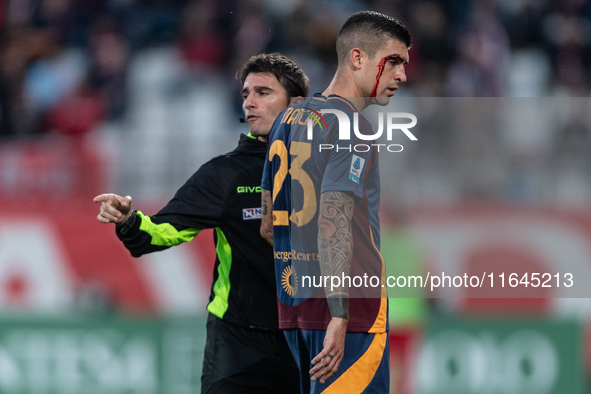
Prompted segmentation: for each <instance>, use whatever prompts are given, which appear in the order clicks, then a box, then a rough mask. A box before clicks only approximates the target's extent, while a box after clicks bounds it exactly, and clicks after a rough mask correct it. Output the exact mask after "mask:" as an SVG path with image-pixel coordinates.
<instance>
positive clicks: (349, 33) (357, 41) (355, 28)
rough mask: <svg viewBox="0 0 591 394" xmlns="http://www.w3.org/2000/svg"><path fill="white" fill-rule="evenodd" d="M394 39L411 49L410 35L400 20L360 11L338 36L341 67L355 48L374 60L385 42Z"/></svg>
mask: <svg viewBox="0 0 591 394" xmlns="http://www.w3.org/2000/svg"><path fill="white" fill-rule="evenodd" d="M387 38H393V39H395V40H398V41H400V42H402V43H403V44H404V45H406V47H407V48H410V45H411V40H410V34H409V32H408V30H407V29H406V27H405V26H404V25H403V24H402V23H400V21H399V20H397V19H395V18H392V17H391V16H388V15H384V14H381V13H379V12H375V11H360V12H357V13H355V14H353V15H351V16H350V17H349V19H347V21H346V22H345V24H344V25H343V27H341V31H340V32H339V35H338V36H337V57H338V62H339V67H340V66H342V65H343V64H345V61H346V60H347V59H348V58H349V53H350V52H351V50H352V49H353V48H359V49H361V50H363V51H364V52H365V53H367V56H369V58H370V59H371V58H373V57H374V55H375V54H376V52H377V51H378V49H380V47H381V46H382V45H383V43H384V40H385V39H387Z"/></svg>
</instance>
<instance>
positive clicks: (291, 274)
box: [281, 265, 298, 297]
mask: <svg viewBox="0 0 591 394" xmlns="http://www.w3.org/2000/svg"><path fill="white" fill-rule="evenodd" d="M281 286H282V287H283V290H284V291H285V292H286V293H287V294H288V295H290V296H292V297H293V296H295V295H296V294H297V293H298V275H297V274H296V272H295V270H294V269H293V268H292V266H291V265H288V266H287V267H285V269H284V270H283V273H282V274H281Z"/></svg>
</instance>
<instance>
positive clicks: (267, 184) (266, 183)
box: [261, 151, 272, 190]
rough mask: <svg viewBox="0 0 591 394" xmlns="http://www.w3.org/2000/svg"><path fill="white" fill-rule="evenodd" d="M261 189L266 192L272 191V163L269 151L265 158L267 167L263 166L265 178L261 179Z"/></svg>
mask: <svg viewBox="0 0 591 394" xmlns="http://www.w3.org/2000/svg"><path fill="white" fill-rule="evenodd" d="M261 187H262V188H263V189H265V190H271V187H272V185H271V162H270V161H269V151H267V156H266V157H265V165H264V166H263V178H262V179H261Z"/></svg>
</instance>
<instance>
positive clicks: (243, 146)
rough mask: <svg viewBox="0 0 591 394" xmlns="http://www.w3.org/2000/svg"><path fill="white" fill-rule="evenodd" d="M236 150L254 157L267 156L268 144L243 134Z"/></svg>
mask: <svg viewBox="0 0 591 394" xmlns="http://www.w3.org/2000/svg"><path fill="white" fill-rule="evenodd" d="M236 150H237V151H238V152H244V153H248V154H253V155H258V154H267V143H266V142H263V141H259V140H258V139H256V138H252V137H249V136H247V135H246V134H243V133H241V134H240V141H239V142H238V147H237V148H236Z"/></svg>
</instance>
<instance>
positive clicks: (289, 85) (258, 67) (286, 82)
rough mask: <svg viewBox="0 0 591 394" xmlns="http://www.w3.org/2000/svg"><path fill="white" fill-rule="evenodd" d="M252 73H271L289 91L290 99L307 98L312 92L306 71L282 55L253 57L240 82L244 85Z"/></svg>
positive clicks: (247, 63)
mask: <svg viewBox="0 0 591 394" xmlns="http://www.w3.org/2000/svg"><path fill="white" fill-rule="evenodd" d="M251 73H269V74H271V75H273V76H275V78H277V80H278V81H279V83H280V84H281V86H283V88H284V89H285V90H286V91H287V95H288V96H289V97H288V99H289V98H292V97H298V96H302V97H307V96H308V93H309V91H310V82H309V80H308V77H307V76H306V74H305V73H304V71H303V70H302V69H301V68H299V67H298V65H297V64H295V63H294V62H293V60H291V59H289V58H287V57H285V56H283V55H282V54H280V53H276V52H275V53H269V54H267V53H263V54H260V55H256V56H252V57H251V58H250V59H248V61H247V62H246V63H245V64H244V65H243V66H242V69H241V70H240V81H241V82H242V83H243V84H244V81H245V80H246V77H247V76H248V74H251Z"/></svg>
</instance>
